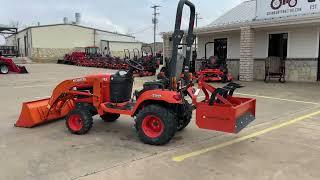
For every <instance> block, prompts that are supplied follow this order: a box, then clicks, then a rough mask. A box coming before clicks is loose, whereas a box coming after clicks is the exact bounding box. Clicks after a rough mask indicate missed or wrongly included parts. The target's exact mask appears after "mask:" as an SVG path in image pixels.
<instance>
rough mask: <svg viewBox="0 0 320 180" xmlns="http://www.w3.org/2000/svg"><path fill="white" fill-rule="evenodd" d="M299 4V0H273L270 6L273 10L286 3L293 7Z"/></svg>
mask: <svg viewBox="0 0 320 180" xmlns="http://www.w3.org/2000/svg"><path fill="white" fill-rule="evenodd" d="M297 4H298V0H272V1H271V4H270V6H271V8H272V9H273V10H278V9H280V8H281V7H282V6H284V5H288V6H289V7H291V8H293V7H296V5H297Z"/></svg>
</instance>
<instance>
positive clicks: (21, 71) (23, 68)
mask: <svg viewBox="0 0 320 180" xmlns="http://www.w3.org/2000/svg"><path fill="white" fill-rule="evenodd" d="M18 67H19V69H20V72H19V73H20V74H28V73H29V72H28V71H27V68H26V67H25V66H18Z"/></svg>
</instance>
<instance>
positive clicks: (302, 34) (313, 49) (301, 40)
mask: <svg viewBox="0 0 320 180" xmlns="http://www.w3.org/2000/svg"><path fill="white" fill-rule="evenodd" d="M318 34H319V31H318V28H317V27H315V26H314V27H307V28H300V29H293V30H289V39H288V44H289V46H288V58H316V57H318V48H319V40H318V38H317V37H318Z"/></svg>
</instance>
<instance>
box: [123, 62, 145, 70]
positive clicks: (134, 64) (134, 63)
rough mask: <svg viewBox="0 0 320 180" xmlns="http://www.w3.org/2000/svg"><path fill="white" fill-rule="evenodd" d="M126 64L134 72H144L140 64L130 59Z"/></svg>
mask: <svg viewBox="0 0 320 180" xmlns="http://www.w3.org/2000/svg"><path fill="white" fill-rule="evenodd" d="M126 62H127V64H128V65H129V66H130V67H132V68H133V69H136V70H139V71H144V67H143V66H142V65H141V64H140V63H138V62H136V61H134V60H132V59H128V60H126Z"/></svg>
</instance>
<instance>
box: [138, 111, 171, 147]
mask: <svg viewBox="0 0 320 180" xmlns="http://www.w3.org/2000/svg"><path fill="white" fill-rule="evenodd" d="M135 123H136V129H137V133H138V137H139V139H140V140H141V141H142V142H143V143H145V144H150V145H158V146H159V145H164V144H167V143H168V142H169V141H170V140H171V139H172V138H173V136H174V135H175V133H176V130H177V120H176V118H175V115H174V114H173V113H172V112H171V111H170V110H169V109H167V108H164V107H161V106H158V105H149V106H146V107H144V108H143V109H142V110H141V111H140V112H139V114H138V115H137V118H136V120H135Z"/></svg>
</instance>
